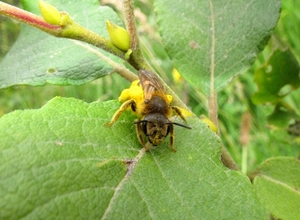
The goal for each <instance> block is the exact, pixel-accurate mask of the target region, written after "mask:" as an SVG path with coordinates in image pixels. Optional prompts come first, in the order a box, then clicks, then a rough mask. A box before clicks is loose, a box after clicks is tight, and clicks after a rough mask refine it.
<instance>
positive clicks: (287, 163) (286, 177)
mask: <svg viewBox="0 0 300 220" xmlns="http://www.w3.org/2000/svg"><path fill="white" fill-rule="evenodd" d="M299 173H300V162H299V160H297V159H295V158H286V157H279V158H272V159H269V160H267V161H265V162H264V163H263V164H262V165H261V166H260V167H259V168H258V175H257V176H256V177H255V179H254V186H255V187H256V190H257V194H258V195H259V197H260V198H261V200H262V201H263V202H264V203H265V204H266V205H267V207H268V209H269V211H270V212H271V213H272V214H273V215H274V216H275V217H277V218H278V219H290V220H293V219H295V220H297V219H300V209H299V207H300V193H299V189H300V175H299Z"/></svg>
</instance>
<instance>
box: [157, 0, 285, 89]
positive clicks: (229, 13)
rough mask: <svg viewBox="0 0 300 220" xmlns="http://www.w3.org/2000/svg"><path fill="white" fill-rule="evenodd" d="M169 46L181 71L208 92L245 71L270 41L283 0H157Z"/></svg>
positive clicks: (195, 84) (159, 17)
mask: <svg viewBox="0 0 300 220" xmlns="http://www.w3.org/2000/svg"><path fill="white" fill-rule="evenodd" d="M155 7H156V13H157V20H158V25H159V30H160V33H161V36H162V40H163V43H164V44H165V46H166V50H167V52H168V54H169V56H170V57H171V59H172V60H173V62H174V65H175V67H177V69H178V70H179V72H180V73H181V74H182V75H183V76H184V77H185V78H186V79H187V80H188V81H189V82H190V83H192V84H193V85H194V86H196V87H198V88H200V89H202V90H203V91H205V92H206V93H208V92H209V91H210V90H212V91H215V90H220V89H221V88H222V86H224V85H225V84H226V83H227V82H228V81H229V80H230V79H231V77H233V76H234V75H236V74H238V73H241V72H243V71H245V70H246V69H247V68H249V67H250V65H251V64H252V63H253V62H254V59H255V57H256V55H257V54H258V53H259V52H260V51H261V50H262V49H263V48H264V46H265V45H266V43H267V41H268V39H269V37H270V34H271V32H272V30H273V28H274V27H275V25H276V23H277V20H278V18H279V14H280V7H281V3H280V0H264V1H259V0H254V1H249V0H231V1H223V0H209V1H199V0H191V1H165V0H155Z"/></svg>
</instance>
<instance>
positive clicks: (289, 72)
mask: <svg viewBox="0 0 300 220" xmlns="http://www.w3.org/2000/svg"><path fill="white" fill-rule="evenodd" d="M299 71H300V68H299V64H298V62H297V61H296V59H295V58H294V56H293V55H292V53H291V52H290V51H289V50H285V51H281V50H279V49H277V50H276V51H275V52H274V53H273V54H272V56H271V57H270V59H269V60H268V61H267V62H266V64H265V65H264V66H262V67H261V68H259V69H257V70H256V71H255V75H254V81H255V83H256V84H257V86H258V91H257V92H256V93H255V94H254V95H253V97H252V101H253V102H254V103H255V104H262V103H265V102H272V103H276V102H278V101H280V100H281V98H282V97H283V96H285V95H287V94H289V93H290V92H291V90H292V89H297V88H298V87H299V85H300V77H299ZM288 85H289V87H285V86H288Z"/></svg>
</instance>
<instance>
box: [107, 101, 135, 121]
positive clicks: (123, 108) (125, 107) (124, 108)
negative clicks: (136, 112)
mask: <svg viewBox="0 0 300 220" xmlns="http://www.w3.org/2000/svg"><path fill="white" fill-rule="evenodd" d="M133 103H134V100H132V99H130V100H127V101H126V102H124V103H123V104H122V105H121V107H120V108H119V109H118V110H117V111H116V112H115V114H114V115H113V117H112V119H111V121H110V122H109V123H105V126H112V125H113V124H114V123H115V122H116V121H117V120H118V118H119V117H120V116H121V114H122V113H123V112H124V111H125V110H126V109H127V108H129V107H130V106H131V105H132V104H133Z"/></svg>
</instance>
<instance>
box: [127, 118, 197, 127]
mask: <svg viewBox="0 0 300 220" xmlns="http://www.w3.org/2000/svg"><path fill="white" fill-rule="evenodd" d="M143 122H148V123H153V122H151V121H148V120H139V121H135V122H133V124H139V123H143ZM165 124H172V125H178V126H180V127H183V128H187V129H192V128H191V127H189V126H187V125H184V124H180V123H176V122H168V123H165Z"/></svg>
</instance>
